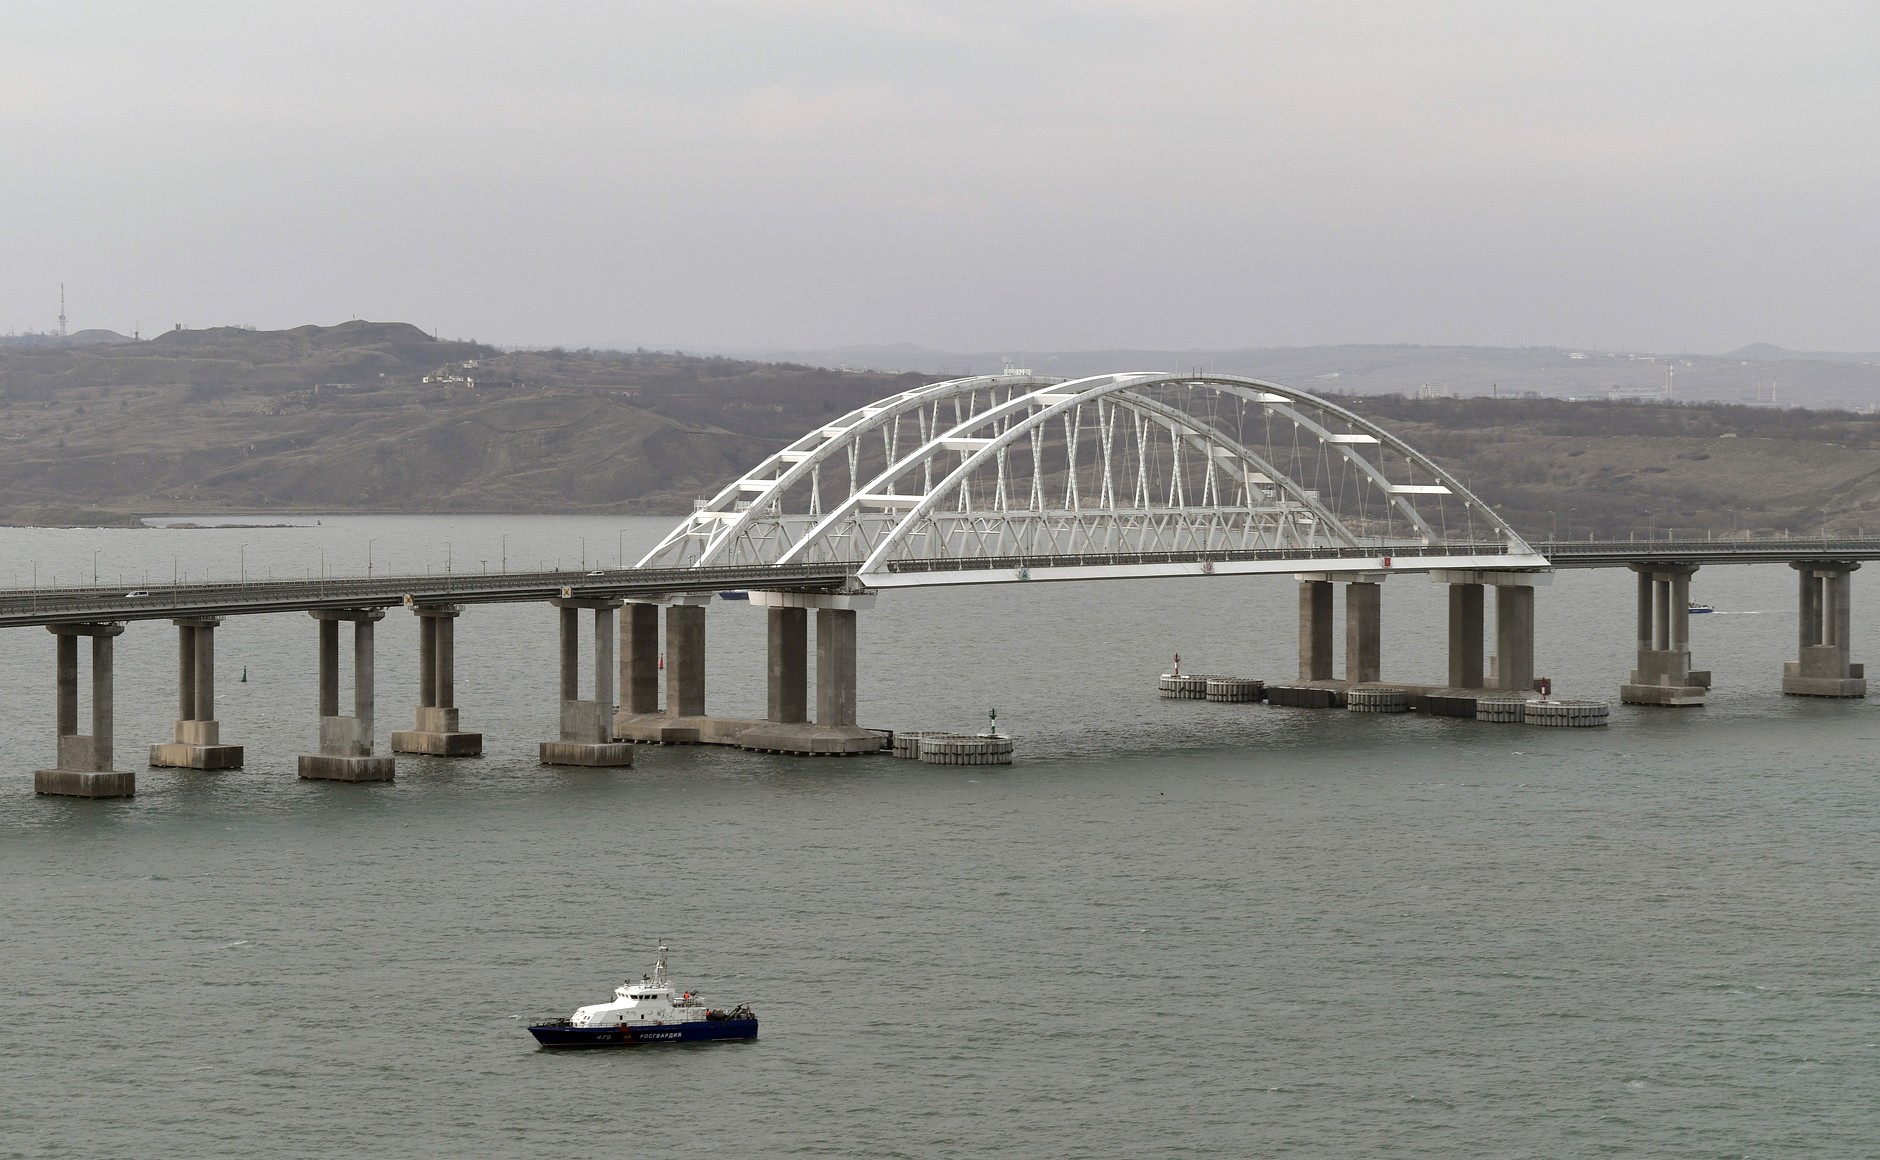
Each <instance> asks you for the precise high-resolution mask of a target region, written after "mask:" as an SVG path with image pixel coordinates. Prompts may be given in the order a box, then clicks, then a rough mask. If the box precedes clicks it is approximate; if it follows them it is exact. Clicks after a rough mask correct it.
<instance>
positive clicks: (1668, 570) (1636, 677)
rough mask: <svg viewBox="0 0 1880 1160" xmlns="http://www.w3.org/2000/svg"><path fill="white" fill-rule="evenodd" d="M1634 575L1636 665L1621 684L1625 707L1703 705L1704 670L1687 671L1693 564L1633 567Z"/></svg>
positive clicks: (1706, 689)
mask: <svg viewBox="0 0 1880 1160" xmlns="http://www.w3.org/2000/svg"><path fill="white" fill-rule="evenodd" d="M1628 567H1630V568H1631V569H1632V571H1634V572H1636V573H1638V667H1636V668H1634V669H1633V670H1632V675H1631V679H1630V680H1629V681H1627V682H1626V683H1625V684H1623V685H1620V686H1619V700H1621V701H1623V702H1625V703H1626V704H1628V705H1702V704H1703V703H1704V698H1705V696H1706V695H1707V694H1708V693H1709V691H1710V673H1709V671H1708V670H1702V669H1692V668H1691V611H1690V609H1691V576H1692V575H1693V574H1694V573H1696V571H1697V565H1696V564H1666V563H1651V564H1631V565H1628Z"/></svg>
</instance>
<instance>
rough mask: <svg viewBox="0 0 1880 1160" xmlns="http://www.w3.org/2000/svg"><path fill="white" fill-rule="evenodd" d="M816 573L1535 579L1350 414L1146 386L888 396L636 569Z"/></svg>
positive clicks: (830, 428)
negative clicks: (814, 569) (1471, 571)
mask: <svg viewBox="0 0 1880 1160" xmlns="http://www.w3.org/2000/svg"><path fill="white" fill-rule="evenodd" d="M904 435H905V438H904V437H903V436H904ZM877 444H879V446H877ZM832 476H833V478H830V477H832ZM845 476H846V478H844V477H845ZM831 562H841V563H847V564H851V565H853V566H854V567H855V569H856V577H857V579H858V581H859V582H860V583H862V584H865V585H868V586H872V587H903V586H912V585H921V584H943V583H985V582H994V581H1001V580H1027V579H1057V578H1062V579H1074V578H1086V577H1097V576H1132V575H1179V574H1192V573H1196V572H1203V573H1209V572H1284V571H1362V570H1372V569H1379V568H1392V567H1395V568H1399V569H1410V570H1418V571H1421V570H1427V569H1432V568H1494V569H1510V568H1514V569H1531V568H1545V567H1546V566H1547V563H1546V560H1545V559H1544V558H1542V557H1541V556H1539V555H1538V554H1537V553H1535V552H1534V551H1533V549H1532V548H1530V547H1529V546H1528V545H1527V544H1526V542H1524V541H1523V540H1522V539H1521V537H1520V536H1519V535H1517V534H1516V533H1515V532H1514V530H1513V529H1512V528H1510V527H1509V526H1508V525H1507V524H1506V523H1505V522H1504V521H1502V520H1501V519H1500V517H1498V516H1496V515H1495V514H1494V513H1493V512H1492V511H1490V510H1489V509H1488V508H1487V507H1486V506H1485V505H1483V504H1482V503H1481V501H1480V500H1478V499H1476V498H1475V497H1474V496H1473V495H1471V494H1469V492H1468V491H1467V489H1466V488H1464V487H1463V486H1462V485H1461V484H1460V483H1459V482H1458V481H1457V480H1455V479H1454V478H1453V477H1451V476H1450V475H1449V474H1448V473H1446V472H1444V471H1443V470H1442V469H1441V468H1439V467H1437V466H1436V465H1435V464H1434V463H1432V462H1431V461H1430V460H1428V459H1427V458H1426V457H1424V456H1422V455H1419V454H1418V453H1417V452H1416V451H1414V450H1413V449H1412V448H1410V447H1409V446H1408V445H1407V444H1405V443H1404V442H1403V441H1402V440H1400V439H1397V438H1396V437H1395V436H1393V435H1391V434H1390V433H1389V432H1388V431H1386V430H1384V429H1383V428H1381V427H1379V426H1377V425H1376V424H1374V423H1371V422H1370V421H1369V420H1366V419H1364V418H1363V417H1362V416H1359V415H1357V414H1355V413H1353V412H1352V411H1350V410H1348V409H1346V408H1344V407H1342V406H1339V405H1338V404H1336V403H1334V402H1332V401H1330V400H1327V399H1323V398H1320V397H1317V396H1314V395H1310V394H1308V393H1306V392H1303V391H1298V390H1294V389H1292V388H1289V387H1284V386H1281V385H1279V384H1276V383H1269V382H1265V381H1263V380H1259V379H1250V378H1242V377H1239V376H1229V375H1173V374H1167V373H1164V372H1136V373H1130V374H1115V375H1098V376H1092V377H1089V378H1082V379H1076V380H1071V381H1064V380H1058V379H1048V378H1040V377H1036V376H1029V375H1019V376H1014V375H1000V376H978V377H972V378H964V379H953V380H948V381H946V382H941V383H934V384H931V385H928V386H925V387H919V388H915V389H913V390H910V391H904V392H902V393H900V394H897V395H892V396H889V397H888V398H886V399H882V400H880V401H878V402H875V403H871V404H869V405H868V406H866V407H862V408H858V409H857V410H855V411H852V412H850V413H849V414H847V415H844V416H843V417H842V418H840V419H838V420H836V421H834V422H832V423H830V424H827V425H825V426H823V427H820V428H818V429H817V430H815V431H812V432H810V433H808V434H807V435H805V436H803V437H802V438H801V439H799V440H797V441H796V442H794V443H792V444H791V445H790V446H789V447H786V448H784V449H783V450H782V451H780V452H778V453H777V454H775V455H773V456H771V457H770V458H769V459H767V460H766V461H765V462H764V463H763V464H761V465H759V467H758V468H757V469H756V470H755V471H753V472H751V473H750V474H748V475H746V476H745V477H744V478H742V479H739V480H737V481H735V482H734V483H732V484H731V485H730V486H728V487H726V488H725V489H723V490H722V491H720V492H719V493H718V495H716V496H714V497H713V498H712V499H710V500H707V501H703V502H702V503H700V505H699V507H698V510H696V511H695V512H694V513H693V515H692V516H691V517H690V518H689V519H687V520H686V521H685V522H684V523H682V524H681V525H680V526H679V527H677V528H675V529H674V530H673V531H672V532H671V533H670V534H669V535H667V536H666V538H665V539H664V540H662V541H661V542H660V544H659V545H658V546H657V547H655V548H654V549H653V550H652V551H651V552H649V553H648V554H647V556H646V557H645V558H644V559H643V560H641V561H640V564H641V566H643V567H675V566H687V565H699V566H704V565H713V564H722V565H761V564H766V563H779V564H782V563H831Z"/></svg>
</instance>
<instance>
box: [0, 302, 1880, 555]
mask: <svg viewBox="0 0 1880 1160" xmlns="http://www.w3.org/2000/svg"><path fill="white" fill-rule="evenodd" d="M931 377H932V376H921V375H916V374H902V375H896V374H888V373H867V374H855V373H847V372H842V371H837V370H829V369H823V368H817V367H809V366H802V365H796V364H788V363H756V362H744V361H738V360H735V359H727V358H716V357H714V358H699V357H693V356H687V355H683V354H677V353H672V352H661V351H645V350H640V351H596V350H547V351H503V350H499V349H497V348H494V347H490V346H486V345H482V344H479V343H475V342H462V341H439V340H437V339H435V338H433V337H431V336H430V335H427V334H425V333H424V332H423V331H421V330H419V329H418V328H416V327H414V326H408V325H405V324H402V323H371V322H348V323H342V324H341V325H338V326H329V327H320V326H302V327H297V328H295V329H293V330H284V331H254V330H247V329H242V328H235V327H223V328H217V329H213V330H201V331H188V330H179V331H169V332H166V333H164V334H162V335H160V336H158V337H157V338H154V339H151V340H149V341H144V342H136V343H131V342H122V343H116V344H111V343H86V344H78V343H68V344H65V345H51V346H49V345H45V344H29V345H23V346H9V347H4V348H0V440H4V442H3V443H0V446H4V447H5V449H6V454H5V455H4V456H0V515H3V516H6V517H10V518H11V519H13V520H15V521H21V522H26V521H30V522H44V523H76V522H86V523H97V522H103V521H105V520H109V519H112V518H113V515H114V514H115V515H116V516H117V517H118V518H123V519H128V518H130V517H131V516H132V515H133V514H139V513H145V514H149V513H166V514H191V513H200V514H210V513H215V512H230V511H242V512H269V511H278V512H289V511H506V512H546V511H610V512H644V513H662V514H678V513H682V512H684V511H686V510H688V509H689V508H690V506H691V501H692V499H693V498H694V497H695V496H698V495H701V494H705V493H709V492H712V491H715V490H717V489H718V488H719V487H721V486H723V485H724V483H725V482H726V481H727V480H730V479H733V478H735V477H736V476H738V475H739V474H741V473H742V472H743V471H744V470H746V469H747V468H749V467H750V466H751V465H752V464H754V463H756V462H758V461H759V460H761V459H762V458H763V457H764V456H766V455H768V454H769V453H770V452H772V451H775V450H776V449H777V448H778V447H780V446H782V445H783V444H784V443H786V442H789V441H790V440H792V439H795V438H796V437H797V436H799V435H801V434H802V433H803V432H804V431H807V430H809V429H811V428H813V427H815V426H817V425H818V424H820V423H822V422H823V421H825V420H827V419H828V418H829V417H830V416H832V415H835V414H839V413H841V412H844V411H848V410H850V409H852V408H854V407H857V406H860V405H861V404H863V403H866V402H868V401H870V400H873V399H877V398H880V397H882V396H884V395H888V394H891V393H894V392H896V391H899V390H903V389H906V388H907V387H909V386H912V385H915V384H917V383H920V382H922V381H926V379H928V378H931ZM1343 401H1344V402H1345V403H1346V404H1347V405H1348V406H1351V407H1353V408H1355V409H1357V410H1359V411H1361V412H1363V413H1365V414H1367V415H1369V416H1371V417H1372V418H1374V419H1377V420H1378V421H1380V422H1382V423H1383V424H1384V425H1385V426H1387V427H1389V428H1391V429H1392V430H1394V431H1396V432H1398V433H1399V434H1401V435H1402V436H1403V437H1404V438H1405V439H1406V440H1407V441H1408V442H1409V443H1410V444H1411V445H1412V446H1414V447H1417V448H1418V449H1419V450H1422V451H1424V452H1425V453H1427V454H1429V455H1431V456H1432V457H1434V458H1435V459H1436V460H1438V461H1439V462H1441V463H1443V464H1444V465H1446V466H1447V467H1449V468H1450V469H1452V470H1453V471H1454V472H1455V473H1456V475H1457V476H1458V477H1459V478H1461V479H1462V480H1463V481H1464V482H1465V483H1466V484H1467V485H1468V486H1469V487H1470V488H1471V489H1472V490H1474V491H1475V492H1476V494H1478V495H1479V496H1481V497H1482V498H1483V499H1484V500H1485V501H1487V502H1489V503H1491V504H1494V505H1496V506H1497V507H1498V508H1499V509H1500V510H1501V511H1502V512H1503V514H1504V515H1505V516H1506V517H1507V518H1508V519H1509V520H1510V521H1511V522H1513V523H1514V524H1515V526H1516V527H1518V528H1521V529H1523V530H1524V531H1525V532H1526V533H1527V534H1529V535H1530V536H1532V537H1535V538H1546V537H1548V536H1550V535H1552V534H1555V533H1558V534H1561V535H1565V534H1566V533H1567V531H1568V530H1569V528H1570V529H1571V531H1572V533H1573V535H1574V536H1575V537H1583V536H1585V535H1587V534H1588V533H1592V534H1596V535H1599V536H1602V537H1605V536H1612V537H1620V538H1623V537H1625V536H1627V535H1631V534H1641V535H1642V534H1645V533H1647V532H1648V531H1655V532H1657V533H1658V534H1664V533H1665V532H1667V531H1669V530H1672V529H1677V530H1678V531H1680V532H1682V533H1685V534H1693V535H1705V534H1715V535H1719V536H1723V535H1732V534H1743V533H1752V532H1753V533H1759V534H1771V533H1776V534H1779V533H1782V532H1794V533H1797V534H1808V535H1813V534H1816V533H1817V532H1819V530H1820V529H1821V527H1822V524H1823V520H1824V508H1825V509H1826V514H1825V518H1826V523H1827V526H1828V528H1829V530H1830V531H1831V532H1854V531H1857V530H1861V531H1864V530H1868V529H1869V528H1871V529H1872V530H1874V531H1876V532H1880V416H1875V415H1867V414H1855V413H1851V412H1845V411H1803V410H1789V411H1782V410H1775V409H1770V408H1757V407H1747V406H1733V405H1722V404H1693V405H1685V406H1662V405H1640V404H1623V403H1608V402H1567V401H1563V400H1558V399H1545V398H1522V399H1506V398H1503V399H1493V398H1471V399H1417V400H1413V399H1406V398H1402V397H1400V396H1395V395H1360V396H1351V397H1348V398H1346V399H1344V400H1343Z"/></svg>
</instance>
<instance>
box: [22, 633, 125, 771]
mask: <svg viewBox="0 0 1880 1160" xmlns="http://www.w3.org/2000/svg"><path fill="white" fill-rule="evenodd" d="M46 630H47V631H48V632H50V633H52V635H53V637H54V639H55V640H56V641H57V642H58V649H57V654H58V730H59V757H58V764H57V765H55V766H54V767H53V768H52V769H41V770H36V771H34V773H33V792H35V793H42V794H59V795H63V796H65V797H88V798H107V797H130V796H132V795H133V794H135V793H136V792H137V775H136V774H134V773H131V772H128V771H122V770H114V769H112V768H111V759H112V751H111V722H112V686H111V660H112V653H113V644H114V642H115V641H116V639H117V637H118V635H119V634H120V633H122V632H123V631H124V626H123V625H122V624H115V623H106V624H49V625H47V626H46ZM81 636H88V637H90V638H91V732H90V733H88V734H86V733H80V732H79V731H78V638H79V637H81Z"/></svg>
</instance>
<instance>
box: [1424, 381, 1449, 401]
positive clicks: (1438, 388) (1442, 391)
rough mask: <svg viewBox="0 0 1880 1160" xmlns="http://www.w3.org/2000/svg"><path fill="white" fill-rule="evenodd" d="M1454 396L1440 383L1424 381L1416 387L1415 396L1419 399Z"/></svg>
mask: <svg viewBox="0 0 1880 1160" xmlns="http://www.w3.org/2000/svg"><path fill="white" fill-rule="evenodd" d="M1454 397H1455V396H1453V395H1451V394H1450V393H1449V388H1448V387H1447V386H1445V385H1444V384H1442V383H1424V384H1423V385H1422V386H1420V387H1418V388H1417V398H1419V399H1451V398H1454Z"/></svg>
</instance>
